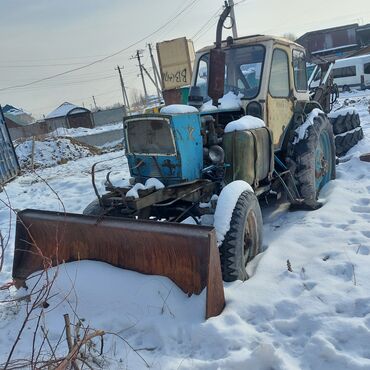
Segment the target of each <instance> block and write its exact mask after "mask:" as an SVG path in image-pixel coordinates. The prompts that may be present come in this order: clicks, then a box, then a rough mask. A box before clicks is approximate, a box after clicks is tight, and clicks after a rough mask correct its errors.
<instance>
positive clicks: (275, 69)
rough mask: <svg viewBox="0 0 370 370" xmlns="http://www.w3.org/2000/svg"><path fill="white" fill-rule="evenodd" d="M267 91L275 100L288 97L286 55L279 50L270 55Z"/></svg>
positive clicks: (287, 64)
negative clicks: (270, 62)
mask: <svg viewBox="0 0 370 370" xmlns="http://www.w3.org/2000/svg"><path fill="white" fill-rule="evenodd" d="M269 91H270V94H271V96H272V97H275V98H285V97H288V96H289V62H288V54H287V53H286V52H285V51H284V50H281V49H275V50H274V53H273V55H272V65H271V76H270V84H269Z"/></svg>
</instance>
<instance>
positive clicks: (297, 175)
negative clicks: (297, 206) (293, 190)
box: [287, 113, 336, 209]
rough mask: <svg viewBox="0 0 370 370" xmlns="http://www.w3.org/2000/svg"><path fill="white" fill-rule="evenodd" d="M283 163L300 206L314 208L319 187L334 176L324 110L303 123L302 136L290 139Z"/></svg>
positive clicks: (330, 133)
mask: <svg viewBox="0 0 370 370" xmlns="http://www.w3.org/2000/svg"><path fill="white" fill-rule="evenodd" d="M288 154H289V156H288V158H287V163H288V166H289V168H290V170H291V173H292V175H293V177H294V180H295V185H296V187H297V189H298V191H299V193H300V195H301V197H302V198H303V201H304V206H306V207H308V208H311V209H316V208H318V207H319V206H320V205H319V203H318V202H317V199H318V195H319V192H320V190H321V189H322V188H323V186H324V185H325V184H327V183H328V182H329V181H330V180H332V179H335V164H336V163H335V161H336V158H335V143H334V135H333V128H332V125H331V123H330V122H329V119H328V118H327V116H326V115H325V114H324V113H319V114H318V115H317V116H316V117H315V118H314V119H313V124H312V125H310V126H308V127H307V131H306V133H305V137H304V139H301V140H299V141H298V142H297V143H295V144H294V143H290V144H289V148H288Z"/></svg>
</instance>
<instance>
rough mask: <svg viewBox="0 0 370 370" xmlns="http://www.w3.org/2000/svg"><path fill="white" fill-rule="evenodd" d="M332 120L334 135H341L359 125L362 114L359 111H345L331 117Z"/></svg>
mask: <svg viewBox="0 0 370 370" xmlns="http://www.w3.org/2000/svg"><path fill="white" fill-rule="evenodd" d="M338 112H340V111H338ZM335 113H336V112H335ZM330 122H331V124H332V125H333V132H334V135H339V134H343V133H345V132H347V131H351V130H353V129H355V128H357V127H359V126H360V116H359V114H358V113H345V114H343V115H338V116H334V117H331V118H330Z"/></svg>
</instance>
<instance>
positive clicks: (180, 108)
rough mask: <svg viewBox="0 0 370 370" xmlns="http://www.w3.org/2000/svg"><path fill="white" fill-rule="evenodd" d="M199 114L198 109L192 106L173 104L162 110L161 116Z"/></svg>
mask: <svg viewBox="0 0 370 370" xmlns="http://www.w3.org/2000/svg"><path fill="white" fill-rule="evenodd" d="M187 113H199V111H198V109H197V108H195V107H192V106H190V105H184V104H172V105H167V106H166V107H163V108H162V109H161V114H187Z"/></svg>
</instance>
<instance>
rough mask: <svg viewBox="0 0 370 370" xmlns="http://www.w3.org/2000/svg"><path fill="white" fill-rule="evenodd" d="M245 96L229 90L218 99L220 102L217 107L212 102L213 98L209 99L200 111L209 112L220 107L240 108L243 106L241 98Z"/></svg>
mask: <svg viewBox="0 0 370 370" xmlns="http://www.w3.org/2000/svg"><path fill="white" fill-rule="evenodd" d="M243 96H244V95H243V94H240V93H239V94H238V95H236V94H234V93H233V92H232V91H229V92H228V93H227V94H226V95H224V96H223V97H222V98H221V99H218V102H219V106H218V107H215V106H214V105H213V104H212V100H209V101H207V102H206V103H204V104H203V105H202V106H201V108H200V111H201V112H208V111H214V110H218V109H225V110H227V109H230V110H232V109H234V110H235V109H240V107H241V106H242V105H241V100H240V99H241V98H242V97H243Z"/></svg>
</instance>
